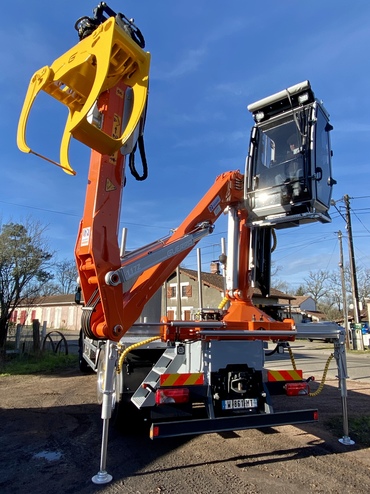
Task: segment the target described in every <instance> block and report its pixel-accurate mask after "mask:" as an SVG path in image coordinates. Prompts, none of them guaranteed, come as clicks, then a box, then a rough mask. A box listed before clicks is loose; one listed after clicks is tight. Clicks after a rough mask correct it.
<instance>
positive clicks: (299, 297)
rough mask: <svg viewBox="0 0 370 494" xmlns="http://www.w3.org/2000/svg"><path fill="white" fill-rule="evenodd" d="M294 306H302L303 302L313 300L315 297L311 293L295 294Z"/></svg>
mask: <svg viewBox="0 0 370 494" xmlns="http://www.w3.org/2000/svg"><path fill="white" fill-rule="evenodd" d="M294 299H295V300H294V303H293V305H294V307H300V306H301V304H303V302H306V300H308V299H311V300H313V298H312V297H311V296H310V295H295V296H294Z"/></svg>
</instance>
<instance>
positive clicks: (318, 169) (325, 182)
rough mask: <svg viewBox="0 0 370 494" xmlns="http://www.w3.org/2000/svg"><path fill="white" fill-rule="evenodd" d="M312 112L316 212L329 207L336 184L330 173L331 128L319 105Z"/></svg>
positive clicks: (312, 160) (312, 162) (312, 161)
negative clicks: (313, 122) (313, 116)
mask: <svg viewBox="0 0 370 494" xmlns="http://www.w3.org/2000/svg"><path fill="white" fill-rule="evenodd" d="M313 110H314V112H315V113H316V115H315V118H314V120H313V121H315V122H316V124H315V125H314V126H313V127H312V131H313V141H314V145H313V146H312V159H311V165H312V178H313V181H314V185H313V189H314V192H315V199H316V201H315V207H316V209H318V210H327V209H328V208H329V206H330V200H331V194H332V188H333V185H334V184H335V183H336V181H335V180H334V179H333V178H332V171H331V157H332V152H331V147H330V131H331V130H332V129H333V127H332V126H331V125H330V123H329V122H328V117H327V115H326V114H325V113H324V111H323V110H322V108H321V106H320V105H319V104H316V105H315V107H314V109H313Z"/></svg>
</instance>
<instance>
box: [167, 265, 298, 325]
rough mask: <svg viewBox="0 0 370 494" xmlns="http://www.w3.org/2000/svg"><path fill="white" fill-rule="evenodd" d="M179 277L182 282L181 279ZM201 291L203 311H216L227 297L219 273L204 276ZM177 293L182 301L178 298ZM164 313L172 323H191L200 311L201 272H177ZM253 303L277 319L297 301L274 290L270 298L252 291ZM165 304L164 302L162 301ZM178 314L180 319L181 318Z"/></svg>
mask: <svg viewBox="0 0 370 494" xmlns="http://www.w3.org/2000/svg"><path fill="white" fill-rule="evenodd" d="M177 273H179V279H178V275H177ZM201 287H202V294H201V298H202V307H203V308H205V309H206V308H212V309H215V308H217V307H218V306H219V305H220V303H221V302H222V299H223V298H224V293H225V279H224V277H223V276H222V275H221V274H219V272H218V270H217V271H216V272H214V273H206V272H202V273H201ZM178 291H179V292H180V293H181V297H178V296H177V294H178ZM163 298H164V299H165V303H166V305H165V307H164V308H163V309H164V310H163V313H166V314H167V316H168V318H169V319H180V318H181V319H182V320H185V321H187V320H191V319H192V317H193V315H194V313H195V312H196V311H197V310H198V309H199V307H200V305H201V304H200V294H199V282H198V272H197V271H195V270H192V269H186V268H182V267H180V268H179V269H178V270H177V271H175V272H174V273H173V274H172V276H170V278H169V279H168V280H167V283H166V297H163ZM252 300H253V303H254V304H255V305H256V306H257V307H259V308H261V309H262V310H264V311H266V312H267V313H269V314H270V315H271V316H272V317H274V318H283V317H286V315H284V314H283V312H284V309H285V311H286V312H289V306H290V303H291V301H292V300H294V297H293V296H292V295H287V294H286V293H283V292H281V291H279V290H275V289H271V293H270V297H268V298H265V297H262V294H261V291H260V290H259V289H257V288H254V289H253V297H252ZM162 303H163V300H162ZM178 314H179V315H180V316H181V317H178Z"/></svg>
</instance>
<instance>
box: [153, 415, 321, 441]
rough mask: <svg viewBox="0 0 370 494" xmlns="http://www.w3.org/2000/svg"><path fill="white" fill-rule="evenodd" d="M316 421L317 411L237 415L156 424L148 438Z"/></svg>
mask: <svg viewBox="0 0 370 494" xmlns="http://www.w3.org/2000/svg"><path fill="white" fill-rule="evenodd" d="M317 420H318V411H317V410H314V409H312V410H296V411H290V412H277V413H266V414H255V415H238V416H233V417H218V418H215V419H195V420H181V421H172V422H157V423H154V424H152V426H151V428H150V438H151V439H160V438H165V437H175V436H187V435H195V434H207V433H211V432H222V431H237V430H244V429H258V428H260V427H274V426H279V425H294V424H304V423H308V422H315V421H317Z"/></svg>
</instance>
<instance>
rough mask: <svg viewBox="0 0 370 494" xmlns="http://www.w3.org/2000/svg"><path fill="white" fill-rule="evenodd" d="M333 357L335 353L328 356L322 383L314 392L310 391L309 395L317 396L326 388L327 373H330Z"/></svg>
mask: <svg viewBox="0 0 370 494" xmlns="http://www.w3.org/2000/svg"><path fill="white" fill-rule="evenodd" d="M333 358H334V353H332V354H330V356H329V358H328V360H327V362H326V365H325V369H324V372H323V375H322V379H321V383H320V385H319V387H318V388H317V390H316V391H314V392H313V393H308V396H311V398H313V397H315V396H317V395H318V394H320V393H321V391H322V390H323V389H324V384H325V379H326V374H327V373H328V370H329V365H330V362H331V361H332V359H333Z"/></svg>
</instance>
